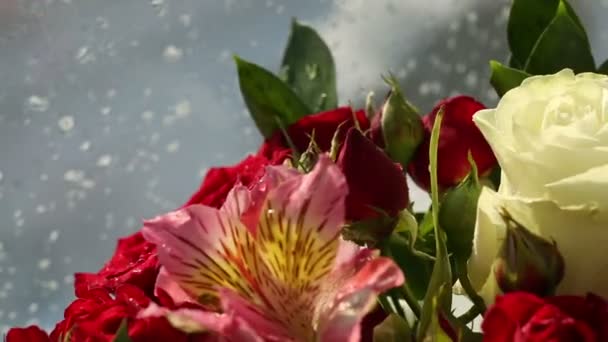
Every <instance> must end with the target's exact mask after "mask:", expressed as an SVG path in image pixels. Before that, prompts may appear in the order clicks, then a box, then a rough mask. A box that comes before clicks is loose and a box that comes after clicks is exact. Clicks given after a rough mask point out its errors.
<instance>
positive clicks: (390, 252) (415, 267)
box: [382, 232, 433, 299]
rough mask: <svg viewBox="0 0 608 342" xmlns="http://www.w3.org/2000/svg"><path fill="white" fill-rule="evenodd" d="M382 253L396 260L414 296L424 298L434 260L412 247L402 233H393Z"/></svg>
mask: <svg viewBox="0 0 608 342" xmlns="http://www.w3.org/2000/svg"><path fill="white" fill-rule="evenodd" d="M382 254H383V255H384V256H388V257H390V258H392V259H393V260H395V262H396V263H397V265H399V268H401V270H402V271H403V274H404V275H405V277H406V279H407V286H408V287H409V288H410V289H411V291H412V293H413V295H414V297H416V298H417V299H422V298H424V295H425V293H426V288H427V287H428V284H429V280H430V278H431V273H432V271H433V262H432V261H431V260H430V259H429V258H428V257H423V256H421V255H419V254H417V253H416V251H415V250H413V249H412V248H411V243H410V241H409V240H408V238H407V237H405V236H403V234H402V233H397V232H395V233H393V234H392V235H391V236H390V238H389V239H388V241H387V242H386V245H385V246H384V248H383V249H382Z"/></svg>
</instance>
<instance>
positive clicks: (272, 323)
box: [220, 289, 292, 342]
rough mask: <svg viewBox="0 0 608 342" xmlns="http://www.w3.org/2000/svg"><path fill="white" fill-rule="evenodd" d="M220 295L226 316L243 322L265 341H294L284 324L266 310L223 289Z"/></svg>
mask: <svg viewBox="0 0 608 342" xmlns="http://www.w3.org/2000/svg"><path fill="white" fill-rule="evenodd" d="M220 293H221V296H222V308H223V310H224V313H225V314H226V315H229V316H231V317H234V318H238V319H240V320H242V322H244V323H245V324H246V325H247V326H250V327H252V328H253V329H254V331H255V333H256V334H257V335H259V336H261V337H263V338H264V340H265V341H277V342H279V341H280V342H288V341H292V337H290V336H289V332H288V331H287V330H286V329H285V326H284V325H283V324H282V322H281V321H279V320H278V319H277V318H273V317H270V316H269V315H268V314H267V313H265V312H264V310H265V308H261V307H258V306H257V305H255V304H253V303H251V302H250V301H248V300H245V299H244V298H242V297H241V296H239V295H238V294H237V293H235V292H234V291H231V290H229V289H222V290H220Z"/></svg>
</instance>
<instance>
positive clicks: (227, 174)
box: [185, 155, 282, 208]
mask: <svg viewBox="0 0 608 342" xmlns="http://www.w3.org/2000/svg"><path fill="white" fill-rule="evenodd" d="M280 162H282V160H281V161H280ZM280 162H279V161H277V162H272V161H271V160H269V159H267V158H266V157H264V156H259V155H257V156H248V157H247V158H245V159H243V160H242V161H241V162H240V163H238V164H236V165H234V166H229V167H215V168H212V169H210V170H209V172H207V175H206V176H205V179H204V180H203V184H202V185H201V187H200V188H199V189H198V191H197V192H196V193H194V195H192V197H191V198H190V200H188V202H187V203H186V204H185V205H186V206H188V205H191V204H204V205H208V206H211V207H214V208H219V207H221V206H222V204H224V200H225V199H226V196H227V195H228V193H229V192H230V190H231V189H232V187H233V186H234V184H235V183H236V182H237V181H239V182H241V183H242V184H243V185H245V186H249V185H251V184H253V183H255V182H256V181H257V180H259V179H260V177H262V175H263V174H264V168H265V167H266V165H271V164H272V165H275V164H279V163H280Z"/></svg>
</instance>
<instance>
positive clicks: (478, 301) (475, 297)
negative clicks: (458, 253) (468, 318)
mask: <svg viewBox="0 0 608 342" xmlns="http://www.w3.org/2000/svg"><path fill="white" fill-rule="evenodd" d="M456 274H457V276H458V280H459V281H460V285H461V286H462V288H463V289H464V292H465V293H466V294H467V296H468V297H469V299H470V300H471V302H473V306H474V307H476V308H477V311H478V314H483V313H484V312H486V303H485V302H484V300H483V298H481V296H480V295H479V294H477V291H475V289H474V288H473V285H472V284H471V281H470V280H469V275H468V274H469V271H468V269H467V264H466V261H465V262H462V261H459V262H457V263H456ZM469 311H470V310H469Z"/></svg>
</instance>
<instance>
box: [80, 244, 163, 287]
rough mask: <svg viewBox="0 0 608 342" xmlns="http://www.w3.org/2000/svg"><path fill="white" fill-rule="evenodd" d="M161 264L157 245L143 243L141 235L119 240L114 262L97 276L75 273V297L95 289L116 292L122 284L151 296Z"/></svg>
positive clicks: (94, 274) (107, 265) (108, 263)
mask: <svg viewBox="0 0 608 342" xmlns="http://www.w3.org/2000/svg"><path fill="white" fill-rule="evenodd" d="M158 270H159V264H158V260H157V258H156V248H155V247H154V244H152V243H149V242H148V241H146V240H145V239H144V237H143V236H142V234H141V232H137V233H135V234H133V235H130V236H128V237H125V238H122V239H119V240H118V244H117V246H116V251H115V252H114V255H113V256H112V258H111V259H110V260H109V261H108V262H107V263H106V264H105V265H104V266H103V268H102V269H101V270H100V271H99V272H98V273H76V274H75V283H74V286H75V289H76V296H77V297H81V296H82V295H83V294H84V293H86V292H88V291H89V290H90V289H94V288H105V289H107V290H109V291H110V292H113V291H114V290H115V289H116V288H117V287H119V286H121V285H123V284H131V285H134V286H137V287H139V288H140V289H142V290H143V291H144V292H145V293H146V294H147V295H149V296H152V294H153V292H154V284H155V282H156V276H157V274H158Z"/></svg>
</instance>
